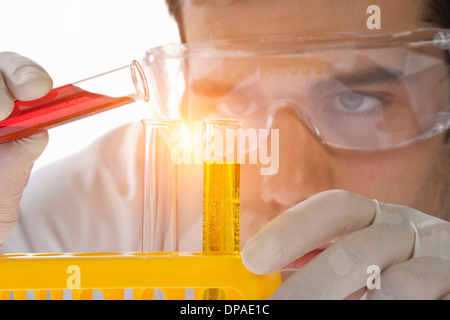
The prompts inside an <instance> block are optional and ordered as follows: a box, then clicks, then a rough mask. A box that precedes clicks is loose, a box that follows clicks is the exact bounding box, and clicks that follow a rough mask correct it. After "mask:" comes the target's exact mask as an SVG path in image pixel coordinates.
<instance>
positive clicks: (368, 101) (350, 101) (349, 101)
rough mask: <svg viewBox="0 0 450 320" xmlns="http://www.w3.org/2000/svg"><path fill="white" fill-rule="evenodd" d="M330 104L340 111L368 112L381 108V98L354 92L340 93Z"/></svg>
mask: <svg viewBox="0 0 450 320" xmlns="http://www.w3.org/2000/svg"><path fill="white" fill-rule="evenodd" d="M332 103H333V104H334V107H335V108H336V109H338V110H340V111H346V112H353V113H363V112H370V111H372V110H375V109H377V108H380V107H382V106H383V101H382V99H381V98H379V97H377V96H375V95H371V94H364V93H359V92H354V91H345V92H341V93H340V94H338V95H337V96H336V97H335V98H334V99H333V101H332Z"/></svg>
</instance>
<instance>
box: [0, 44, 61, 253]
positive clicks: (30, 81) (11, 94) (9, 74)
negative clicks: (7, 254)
mask: <svg viewBox="0 0 450 320" xmlns="http://www.w3.org/2000/svg"><path fill="white" fill-rule="evenodd" d="M52 86H53V83H52V79H51V78H50V76H49V75H48V74H47V72H46V71H45V70H44V69H43V68H42V67H41V66H39V65H37V64H36V63H35V62H34V61H32V60H30V59H28V58H25V57H22V56H20V55H18V54H16V53H13V52H0V120H3V119H5V118H7V117H8V116H9V115H10V114H11V112H12V110H13V107H14V99H17V100H34V99H37V98H40V97H42V96H44V95H45V94H47V93H48V92H49V91H50V90H51V88H52ZM47 142H48V135H47V132H42V133H39V134H36V135H33V136H30V137H27V138H23V139H20V140H16V141H12V142H7V143H3V144H0V181H1V183H0V246H1V245H3V243H4V242H5V240H6V238H7V237H8V236H9V234H10V233H11V231H12V230H13V228H14V226H15V223H16V221H17V218H18V213H19V204H20V199H21V197H22V192H23V189H24V188H25V186H26V184H27V182H28V178H29V175H30V172H31V169H32V167H33V163H34V161H35V160H36V159H37V158H38V157H39V155H40V154H41V153H42V151H44V148H45V147H46V145H47Z"/></svg>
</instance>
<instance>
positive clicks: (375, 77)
mask: <svg viewBox="0 0 450 320" xmlns="http://www.w3.org/2000/svg"><path fill="white" fill-rule="evenodd" d="M403 76H404V72H401V71H398V70H393V69H387V68H382V67H379V66H375V67H371V68H368V69H364V70H361V71H357V72H353V73H349V74H343V75H338V76H336V77H335V78H334V80H336V81H337V82H339V83H342V84H344V85H346V86H349V87H354V86H366V85H370V84H377V83H393V82H398V80H399V79H400V78H402V77H403Z"/></svg>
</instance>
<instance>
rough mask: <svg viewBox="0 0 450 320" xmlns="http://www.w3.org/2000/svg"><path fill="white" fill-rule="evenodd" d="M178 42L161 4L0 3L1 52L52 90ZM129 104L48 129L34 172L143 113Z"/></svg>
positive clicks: (87, 0) (120, 0) (155, 0)
mask: <svg viewBox="0 0 450 320" xmlns="http://www.w3.org/2000/svg"><path fill="white" fill-rule="evenodd" d="M177 41H179V37H178V31H177V26H176V23H175V22H174V20H173V19H172V18H171V17H170V16H169V14H168V10H167V7H166V4H165V1H164V0H126V1H125V0H39V1H36V0H0V51H14V52H18V53H20V54H22V55H24V56H27V57H29V58H31V59H33V60H35V61H36V62H38V63H39V64H40V65H41V66H43V67H44V68H45V69H46V70H47V71H48V73H49V74H50V76H51V77H52V78H53V83H54V87H58V86H61V85H64V84H68V83H73V82H76V81H78V80H82V79H85V78H88V77H90V76H94V75H97V74H100V73H103V72H106V71H109V70H113V69H116V68H118V67H122V66H125V65H127V64H129V63H130V62H131V61H132V60H133V59H136V60H138V61H141V59H142V58H143V56H144V54H145V51H146V50H147V49H150V48H151V47H155V46H159V45H164V44H167V43H171V42H177ZM146 108H147V105H146V104H138V103H136V104H133V105H127V106H124V107H120V108H117V109H115V110H111V111H107V112H105V113H101V114H98V115H95V116H92V117H90V118H87V119H83V120H78V121H76V122H72V123H70V124H66V125H63V126H61V127H58V128H54V129H51V130H49V135H50V141H49V144H48V146H47V148H46V150H45V151H44V153H43V154H42V156H41V157H40V158H39V159H38V161H37V162H36V163H35V169H37V168H40V167H42V166H44V165H46V164H48V163H50V162H52V161H54V160H56V159H59V158H61V157H64V156H66V155H68V154H70V153H73V152H76V151H78V150H80V149H82V148H83V147H85V146H86V145H88V144H89V143H90V142H92V141H93V140H94V139H96V138H97V137H98V136H99V135H101V134H103V133H105V132H107V131H109V130H111V129H113V128H115V127H117V126H119V125H121V124H123V123H127V122H130V121H138V120H140V119H142V118H143V117H145V115H146V114H147V111H148V110H146Z"/></svg>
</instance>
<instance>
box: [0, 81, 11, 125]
mask: <svg viewBox="0 0 450 320" xmlns="http://www.w3.org/2000/svg"><path fill="white" fill-rule="evenodd" d="M13 108H14V97H13V96H12V94H11V92H9V89H8V87H7V86H6V83H5V80H4V78H3V75H2V74H1V73H0V121H1V120H4V119H6V118H7V117H8V116H9V115H10V114H11V112H12V111H13Z"/></svg>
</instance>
